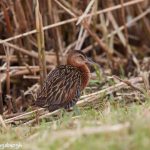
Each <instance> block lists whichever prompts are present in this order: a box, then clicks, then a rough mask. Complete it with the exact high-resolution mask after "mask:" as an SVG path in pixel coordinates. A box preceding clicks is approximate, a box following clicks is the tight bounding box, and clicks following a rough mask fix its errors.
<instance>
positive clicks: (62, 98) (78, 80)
mask: <svg viewBox="0 0 150 150" xmlns="http://www.w3.org/2000/svg"><path fill="white" fill-rule="evenodd" d="M87 63H90V60H89V59H88V58H87V57H86V55H85V54H84V53H82V52H81V51H77V50H72V51H71V52H69V54H68V57H67V65H60V66H58V67H56V68H55V69H54V70H52V71H51V72H50V73H49V74H48V76H47V78H46V80H45V82H44V85H43V87H42V88H41V89H40V90H39V91H38V93H37V100H36V102H35V103H36V105H37V106H39V107H44V108H48V110H49V111H54V110H56V109H59V108H65V109H68V108H70V107H72V106H73V105H75V104H76V102H77V101H78V100H79V97H80V93H81V91H82V90H83V89H84V88H85V87H86V86H87V84H88V81H89V79H90V70H89V68H88V66H87Z"/></svg>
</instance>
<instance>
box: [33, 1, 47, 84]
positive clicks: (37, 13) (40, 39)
mask: <svg viewBox="0 0 150 150" xmlns="http://www.w3.org/2000/svg"><path fill="white" fill-rule="evenodd" d="M35 17H36V30H37V45H38V54H39V67H40V85H43V81H44V79H45V77H46V61H45V44H44V31H43V22H42V16H41V13H40V10H39V2H38V0H36V8H35Z"/></svg>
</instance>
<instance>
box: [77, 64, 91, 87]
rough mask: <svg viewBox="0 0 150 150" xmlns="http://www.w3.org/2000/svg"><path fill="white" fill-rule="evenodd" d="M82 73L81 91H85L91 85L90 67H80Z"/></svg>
mask: <svg viewBox="0 0 150 150" xmlns="http://www.w3.org/2000/svg"><path fill="white" fill-rule="evenodd" d="M79 69H80V71H81V72H82V76H81V90H83V89H84V88H85V87H86V86H87V84H88V83H89V80H90V70H89V68H88V66H87V65H86V64H85V65H82V66H80V67H79Z"/></svg>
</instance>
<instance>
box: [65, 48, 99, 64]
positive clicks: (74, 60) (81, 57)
mask: <svg viewBox="0 0 150 150" xmlns="http://www.w3.org/2000/svg"><path fill="white" fill-rule="evenodd" d="M67 64H69V65H76V64H77V65H84V64H89V65H94V64H95V65H97V63H95V62H93V61H92V60H91V59H90V58H89V57H87V56H86V55H85V54H84V53H83V52H81V51H79V50H72V51H70V52H69V54H68V58H67Z"/></svg>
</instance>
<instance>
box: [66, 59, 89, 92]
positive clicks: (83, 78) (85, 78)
mask: <svg viewBox="0 0 150 150" xmlns="http://www.w3.org/2000/svg"><path fill="white" fill-rule="evenodd" d="M67 64H68V65H71V66H74V67H76V68H78V69H79V70H80V71H81V73H82V76H81V90H83V89H84V88H85V87H86V86H87V84H88V82H89V79H90V70H89V68H88V66H87V65H86V64H81V63H78V62H77V61H75V60H73V59H71V58H70V59H68V61H67Z"/></svg>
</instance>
